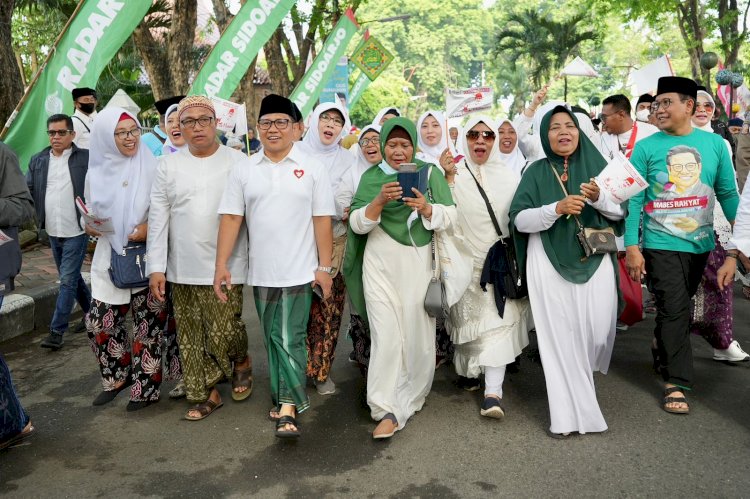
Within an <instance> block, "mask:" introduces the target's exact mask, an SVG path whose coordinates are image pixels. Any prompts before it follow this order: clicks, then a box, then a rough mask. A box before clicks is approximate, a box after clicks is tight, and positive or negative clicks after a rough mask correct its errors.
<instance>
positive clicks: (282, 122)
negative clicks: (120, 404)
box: [258, 118, 292, 130]
mask: <svg viewBox="0 0 750 499" xmlns="http://www.w3.org/2000/svg"><path fill="white" fill-rule="evenodd" d="M290 121H292V120H290V119H288V118H282V119H278V120H259V121H258V128H260V129H261V130H268V129H269V128H271V125H275V126H276V128H277V129H278V130H284V129H285V128H286V127H288V126H289V122H290Z"/></svg>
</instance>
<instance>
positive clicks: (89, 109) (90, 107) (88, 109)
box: [78, 102, 96, 114]
mask: <svg viewBox="0 0 750 499" xmlns="http://www.w3.org/2000/svg"><path fill="white" fill-rule="evenodd" d="M78 105H79V107H80V109H81V111H83V112H84V113H86V114H91V113H93V112H94V110H95V109H96V104H89V103H84V102H81V103H79V104H78Z"/></svg>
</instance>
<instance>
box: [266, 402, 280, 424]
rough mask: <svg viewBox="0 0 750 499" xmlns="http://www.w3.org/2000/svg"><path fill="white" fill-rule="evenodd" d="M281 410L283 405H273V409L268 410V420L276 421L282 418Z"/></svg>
mask: <svg viewBox="0 0 750 499" xmlns="http://www.w3.org/2000/svg"><path fill="white" fill-rule="evenodd" d="M280 411H281V407H280V406H278V405H277V406H275V407H271V409H269V411H268V420H269V421H274V422H276V421H278V420H279V418H281V414H280ZM274 414H275V415H274Z"/></svg>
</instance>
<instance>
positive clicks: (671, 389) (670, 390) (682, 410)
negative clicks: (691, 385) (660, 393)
mask: <svg viewBox="0 0 750 499" xmlns="http://www.w3.org/2000/svg"><path fill="white" fill-rule="evenodd" d="M675 392H683V396H682V397H670V395H671V394H673V393H675ZM661 403H662V405H661V408H662V409H664V410H665V411H666V412H668V413H670V414H690V406H688V407H683V408H680V409H674V408H672V407H667V406H668V405H669V404H675V403H677V404H680V403H682V404H685V405H686V406H687V405H688V403H687V399H686V398H685V395H684V389H683V388H680V387H679V386H672V387H669V388H665V389H664V398H663V399H662V401H661Z"/></svg>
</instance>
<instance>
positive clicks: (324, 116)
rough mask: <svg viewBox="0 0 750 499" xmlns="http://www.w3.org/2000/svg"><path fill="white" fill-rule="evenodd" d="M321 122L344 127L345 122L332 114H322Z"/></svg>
mask: <svg viewBox="0 0 750 499" xmlns="http://www.w3.org/2000/svg"><path fill="white" fill-rule="evenodd" d="M320 121H322V122H323V123H333V124H334V125H336V126H344V120H342V119H341V118H339V117H337V116H331V115H330V114H321V115H320Z"/></svg>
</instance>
